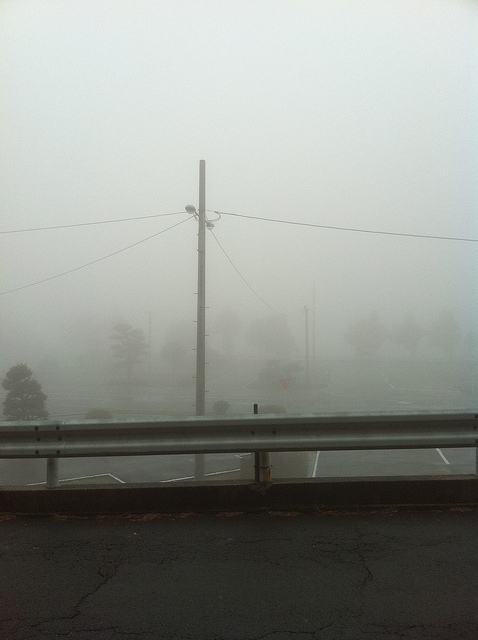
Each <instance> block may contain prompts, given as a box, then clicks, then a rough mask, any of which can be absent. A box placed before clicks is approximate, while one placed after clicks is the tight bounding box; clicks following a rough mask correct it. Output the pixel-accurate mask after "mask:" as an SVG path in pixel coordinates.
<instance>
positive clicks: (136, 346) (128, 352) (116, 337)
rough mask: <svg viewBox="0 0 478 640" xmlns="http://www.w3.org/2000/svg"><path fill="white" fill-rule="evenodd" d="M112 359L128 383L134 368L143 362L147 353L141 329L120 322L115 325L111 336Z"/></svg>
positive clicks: (147, 347) (146, 345)
mask: <svg viewBox="0 0 478 640" xmlns="http://www.w3.org/2000/svg"><path fill="white" fill-rule="evenodd" d="M111 340H112V345H111V348H112V349H113V358H116V359H117V360H118V366H119V368H120V369H121V370H122V371H123V373H124V376H125V378H126V380H127V381H128V382H131V380H132V378H133V372H134V369H135V367H136V366H137V365H138V364H139V363H140V362H143V360H144V357H145V356H146V354H147V353H148V349H149V346H148V344H147V343H146V340H145V337H144V333H143V331H142V329H134V328H133V327H132V326H131V325H130V324H126V323H124V322H120V323H118V324H115V325H114V327H113V332H112V334H111Z"/></svg>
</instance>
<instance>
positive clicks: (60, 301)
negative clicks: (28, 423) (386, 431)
mask: <svg viewBox="0 0 478 640" xmlns="http://www.w3.org/2000/svg"><path fill="white" fill-rule="evenodd" d="M477 24H478V8H477V5H476V4H475V3H473V2H467V1H465V0H463V1H460V0H458V1H457V0H453V1H452V0H450V1H448V0H431V1H428V2H426V1H425V2H419V3H414V2H407V1H398V0H397V1H394V2H387V3H383V2H382V1H381V0H364V1H363V2H355V1H345V0H322V1H317V0H310V1H302V2H293V1H292V0H279V1H278V0H274V1H272V0H269V1H267V0H264V1H262V2H255V1H250V2H249V1H246V2H241V3H238V2H232V1H224V0H222V1H214V0H187V1H181V0H179V1H178V0H175V1H174V2H169V1H161V0H160V1H158V2H146V1H139V2H126V1H113V0H111V1H100V2H87V1H86V0H85V1H79V0H71V1H69V2H67V3H64V2H60V1H56V2H55V1H48V0H47V1H44V2H31V1H23V0H15V1H8V0H7V1H5V2H3V3H2V4H1V5H0V60H1V91H0V113H1V118H0V158H1V165H2V170H1V172H0V204H1V210H2V223H1V229H0V230H1V232H2V233H1V237H0V243H1V256H2V257H1V260H2V278H1V291H0V293H1V295H0V329H1V333H0V336H1V351H0V353H1V362H0V364H1V372H0V375H1V376H2V378H3V377H4V376H5V374H6V372H7V370H8V369H9V368H10V367H12V366H14V365H16V364H18V363H26V364H27V365H28V366H29V367H30V368H31V369H32V371H33V374H34V376H35V377H36V378H37V379H38V380H39V381H40V382H41V383H42V386H43V390H44V391H45V393H46V394H47V395H48V401H47V406H48V410H49V412H50V415H52V416H69V415H80V416H81V415H82V414H83V413H86V412H87V411H88V410H90V409H91V408H93V407H99V408H104V409H107V410H109V411H111V413H112V415H119V413H120V412H131V413H132V414H134V413H135V412H136V413H140V412H143V413H144V412H148V411H149V412H151V413H152V414H155V413H166V414H167V413H194V384H195V382H194V376H195V350H194V349H195V346H196V342H195V341H196V334H195V331H196V324H195V320H196V291H197V230H198V225H197V221H196V219H195V218H194V216H192V215H190V214H188V213H187V212H186V211H185V206H186V205H188V204H193V205H194V206H195V207H197V206H198V188H199V186H198V182H199V180H198V173H199V169H198V167H199V161H200V159H204V160H205V161H206V172H207V173H206V209H207V217H208V219H209V220H211V221H213V224H214V228H211V229H208V230H207V234H206V235H207V237H206V246H207V249H206V253H207V268H206V274H207V275H206V300H207V315H206V318H207V334H208V337H207V340H206V360H207V362H208V365H207V368H206V389H207V391H208V395H207V401H206V410H207V412H208V413H213V412H214V411H215V409H214V407H215V406H216V411H217V406H218V405H217V404H216V403H217V402H218V401H223V402H227V403H228V411H229V412H232V413H238V412H250V411H251V407H252V403H253V402H261V403H266V404H269V405H274V406H278V407H279V408H284V409H285V410H286V411H289V412H298V411H340V410H353V409H356V410H387V411H391V410H400V409H434V408H440V409H441V408H444V409H451V408H463V407H464V408H470V407H474V406H476V388H477V387H476V385H477V381H476V362H477V345H478V333H477V329H476V327H477V320H478V303H477V300H478V297H477V293H478V285H477V283H478V277H477V276H478V259H477V249H478V247H477V241H478V218H477V214H476V211H477V204H478V202H477V201H478V189H477V175H478V173H477V157H476V150H477V148H478V147H477V142H478V141H477V114H478V89H477V81H476V79H477V77H478V41H477V39H476V32H477ZM216 212H220V214H221V215H219V214H218V213H216ZM169 214H170V215H169ZM112 221H115V222H112ZM103 223H104V224H103ZM68 225H72V226H68ZM73 225H75V226H73ZM118 325H130V326H131V327H132V328H133V329H134V330H140V331H142V332H143V334H142V335H143V338H144V341H143V343H142V348H141V349H140V351H141V353H140V354H139V356H140V357H138V359H137V361H135V362H134V364H133V366H132V367H131V370H130V371H127V370H126V369H125V368H124V367H123V369H122V368H121V367H120V366H118V365H121V362H118V360H120V358H119V359H118V358H116V359H115V357H114V355H115V350H114V345H115V344H116V343H115V338H114V332H115V328H114V327H117V326H118ZM354 380H355V381H356V382H357V384H356V385H355V386H354ZM410 388H413V392H411V393H408V392H406V389H408V390H410ZM2 394H3V390H2ZM2 399H3V395H2ZM223 406H225V405H223ZM220 410H221V409H219V411H220Z"/></svg>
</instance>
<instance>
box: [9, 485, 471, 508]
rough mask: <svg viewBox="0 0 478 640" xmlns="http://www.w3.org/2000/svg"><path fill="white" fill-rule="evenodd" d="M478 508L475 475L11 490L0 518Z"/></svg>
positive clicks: (15, 488) (18, 488)
mask: <svg viewBox="0 0 478 640" xmlns="http://www.w3.org/2000/svg"><path fill="white" fill-rule="evenodd" d="M459 505H460V506H477V505H478V477H477V476H474V475H473V476H445V477H441V476H440V477H437V476H433V477H423V476H420V477H406V478H403V477H400V478H396V477H389V478H388V477H387V478H376V477H374V478H347V479H345V478H330V479H320V480H317V479H310V480H297V481H293V480H292V481H287V482H285V481H273V482H271V483H267V484H263V483H261V484H259V483H251V482H247V481H240V480H238V481H230V482H227V483H224V482H222V483H216V484H208V483H201V482H197V483H188V484H186V483H180V482H178V483H174V484H172V483H171V484H169V483H168V484H163V485H158V484H135V485H127V484H126V485H121V486H118V485H111V486H105V485H97V486H96V485H86V486H78V487H74V488H73V487H71V486H64V487H59V488H58V489H46V488H45V487H29V488H25V487H8V488H3V489H0V513H16V514H24V515H27V514H28V515H46V514H65V515H117V514H126V513H131V514H144V513H165V514H174V513H185V512H213V513H214V512H224V511H229V512H230V511H261V510H265V509H271V510H274V509H276V510H317V509H321V508H328V509H330V508H345V509H360V508H370V507H398V506H417V507H419V506H448V507H449V506H459Z"/></svg>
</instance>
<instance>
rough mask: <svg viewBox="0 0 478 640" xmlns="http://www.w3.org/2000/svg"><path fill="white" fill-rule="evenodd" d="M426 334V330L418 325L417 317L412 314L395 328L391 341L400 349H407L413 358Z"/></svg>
mask: <svg viewBox="0 0 478 640" xmlns="http://www.w3.org/2000/svg"><path fill="white" fill-rule="evenodd" d="M425 333H426V331H425V329H423V328H422V327H421V326H420V325H419V324H418V322H417V320H416V318H415V316H414V315H412V314H410V315H409V316H407V317H406V318H405V320H404V321H403V322H402V323H401V324H399V325H398V326H396V327H395V329H394V330H393V331H392V333H391V334H390V339H391V340H392V342H394V343H395V344H396V345H398V346H399V347H402V348H403V349H406V350H407V351H408V353H409V354H410V358H413V357H414V356H415V354H416V351H417V348H418V345H419V344H420V341H421V340H422V338H423V336H424V335H425Z"/></svg>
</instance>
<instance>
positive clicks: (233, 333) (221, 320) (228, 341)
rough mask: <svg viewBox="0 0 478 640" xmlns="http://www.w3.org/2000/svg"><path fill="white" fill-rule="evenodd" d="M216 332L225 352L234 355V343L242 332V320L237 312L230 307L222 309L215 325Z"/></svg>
mask: <svg viewBox="0 0 478 640" xmlns="http://www.w3.org/2000/svg"><path fill="white" fill-rule="evenodd" d="M213 331H214V334H215V335H217V336H218V337H220V341H221V347H222V350H223V351H224V353H226V354H227V355H229V356H230V355H232V353H233V352H234V345H235V344H236V342H237V339H238V337H239V335H240V332H241V321H240V319H239V316H238V315H237V313H235V312H234V311H232V310H230V309H224V310H223V311H221V312H220V313H219V314H218V316H217V318H216V321H215V323H214V326H213Z"/></svg>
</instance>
